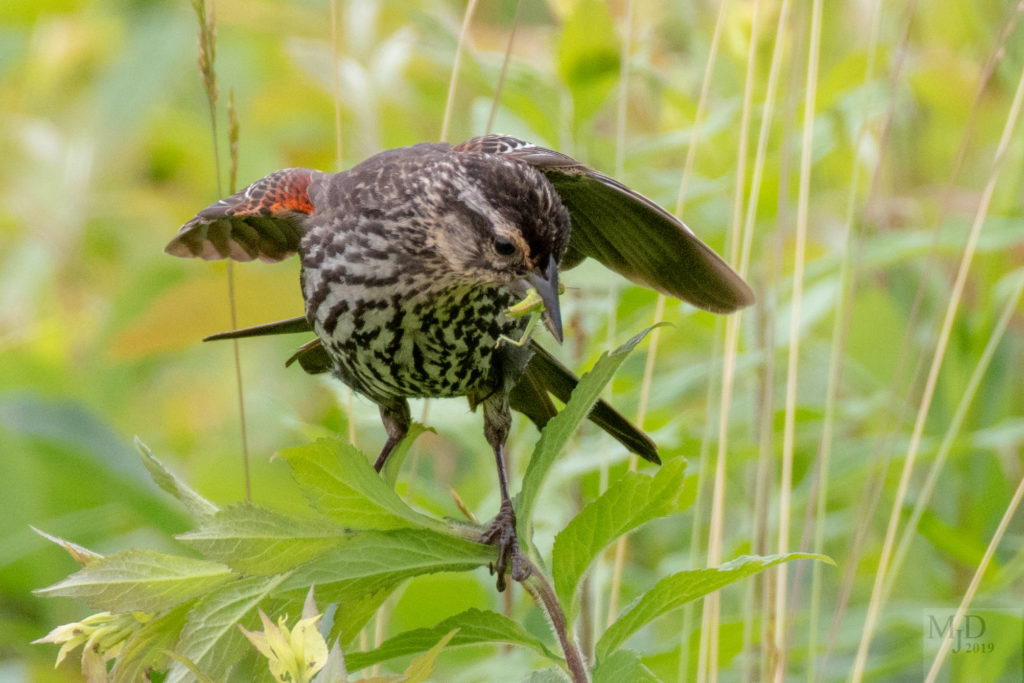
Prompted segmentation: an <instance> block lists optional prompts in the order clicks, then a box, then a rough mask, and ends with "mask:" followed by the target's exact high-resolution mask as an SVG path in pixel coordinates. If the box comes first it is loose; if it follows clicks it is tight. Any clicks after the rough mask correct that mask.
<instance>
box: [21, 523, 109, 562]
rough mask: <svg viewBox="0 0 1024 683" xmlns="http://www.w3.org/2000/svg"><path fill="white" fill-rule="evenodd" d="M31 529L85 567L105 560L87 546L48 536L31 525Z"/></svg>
mask: <svg viewBox="0 0 1024 683" xmlns="http://www.w3.org/2000/svg"><path fill="white" fill-rule="evenodd" d="M29 528H30V529H32V531H34V532H36V533H37V534H39V535H40V536H42V537H43V538H45V539H46V540H47V541H52V542H53V543H56V544H57V545H59V546H60V547H61V548H64V550H66V551H67V553H68V555H70V556H71V559H73V560H74V561H75V562H77V563H78V564H80V565H82V566H83V567H84V566H86V565H89V564H92V563H93V562H94V561H96V560H100V559H103V556H102V555H100V554H99V553H97V552H94V551H92V550H89V549H88V548H86V547H85V546H82V545H78V544H77V543H72V542H71V541H68V540H66V539H63V538H61V537H60V536H54V535H53V534H48V533H46V532H45V531H43V530H41V529H37V528H35V527H34V526H31V525H30V526H29Z"/></svg>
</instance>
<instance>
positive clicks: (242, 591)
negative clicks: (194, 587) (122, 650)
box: [165, 574, 288, 683]
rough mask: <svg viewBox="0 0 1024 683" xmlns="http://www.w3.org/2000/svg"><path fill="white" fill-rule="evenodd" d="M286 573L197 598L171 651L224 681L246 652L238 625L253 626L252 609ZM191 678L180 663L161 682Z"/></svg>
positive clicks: (255, 578)
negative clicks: (175, 645)
mask: <svg viewBox="0 0 1024 683" xmlns="http://www.w3.org/2000/svg"><path fill="white" fill-rule="evenodd" d="M287 576H288V574H283V575H278V576H253V577H247V578H244V579H240V580H238V581H235V582H234V583H232V584H231V585H229V586H225V587H223V588H221V589H220V590H218V591H216V592H214V593H210V594H208V595H206V596H205V597H203V598H201V599H200V600H199V602H198V603H196V605H195V607H193V608H192V610H191V611H190V612H189V613H188V617H187V619H186V622H185V626H184V628H183V629H182V631H181V640H180V641H179V643H178V646H177V648H176V649H175V652H176V653H177V654H179V655H180V656H181V657H183V658H184V659H186V660H188V661H189V662H191V663H192V664H193V665H194V666H195V667H197V668H198V669H199V670H200V671H201V672H203V674H205V675H206V676H209V677H210V678H212V679H213V680H216V681H221V680H224V679H225V678H227V674H228V672H229V671H230V670H231V667H232V666H234V665H235V663H237V662H238V660H239V659H241V658H242V657H243V656H244V655H245V654H247V653H248V652H249V650H250V645H249V641H247V640H246V639H245V636H244V635H242V632H241V631H240V630H239V628H238V624H239V623H243V622H244V623H248V625H249V627H250V628H252V627H255V626H256V625H257V624H258V623H259V619H258V618H257V616H256V610H257V608H258V607H259V605H260V604H261V603H263V602H264V601H265V600H266V599H267V598H268V597H270V596H271V595H273V594H274V593H275V591H277V590H278V587H279V586H280V585H281V583H282V581H283V580H284V579H285V578H287ZM194 679H195V675H194V674H193V673H192V672H191V671H190V670H189V669H188V667H186V666H185V665H183V664H182V663H181V662H176V663H175V664H173V665H172V666H171V669H170V671H169V672H168V674H167V678H166V680H165V683H178V682H179V681H191V680H194Z"/></svg>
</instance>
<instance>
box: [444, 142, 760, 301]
mask: <svg viewBox="0 0 1024 683" xmlns="http://www.w3.org/2000/svg"><path fill="white" fill-rule="evenodd" d="M455 150H456V151H475V152H483V153H488V154H500V155H502V156H505V157H507V158H510V159H514V160H516V161H521V162H523V163H527V164H530V165H531V166H533V167H535V168H537V169H538V170H539V171H541V172H542V173H543V174H544V175H545V177H547V179H548V181H550V182H551V184H552V185H553V186H554V187H555V190H557V191H558V194H559V196H560V197H561V198H562V203H563V204H565V207H566V209H568V211H569V214H570V216H571V218H572V235H571V237H570V239H569V250H568V251H567V253H566V256H565V258H563V263H562V266H563V268H571V267H572V266H574V265H576V264H578V263H579V262H580V261H582V260H583V259H584V258H585V257H587V256H590V257H592V258H595V259H597V260H598V261H600V262H601V263H603V264H604V265H606V266H608V267H609V268H611V269H612V270H614V271H616V272H618V273H620V274H622V275H624V276H625V277H627V278H629V279H630V280H632V281H633V282H636V283H637V284H641V285H644V286H646V287H650V288H652V289H655V290H657V291H659V292H662V293H664V294H668V295H670V296H674V297H677V298H679V299H683V300H685V301H688V302H690V303H692V304H693V305H694V306H697V307H698V308H703V309H705V310H708V311H712V312H715V313H729V312H732V311H735V310H737V309H739V308H743V307H744V306H748V305H750V304H751V303H753V302H754V295H753V293H752V292H751V291H750V288H749V287H748V286H747V284H746V283H745V282H744V281H743V279H742V278H741V277H740V276H739V275H737V274H736V272H735V271H733V269H732V268H730V267H729V265H728V264H727V263H726V262H725V261H723V260H722V259H721V257H719V256H718V254H716V253H715V252H714V251H713V250H712V249H711V248H710V247H708V246H707V245H706V244H704V243H703V242H701V241H700V239H699V238H698V237H697V236H696V235H695V234H694V233H693V231H691V230H690V229H689V228H688V227H686V226H685V225H684V224H683V223H682V222H681V221H680V220H679V219H677V218H676V217H675V216H673V215H672V214H670V213H669V212H668V211H665V209H663V208H661V207H660V206H658V205H657V204H655V203H654V202H652V201H651V200H650V199H647V198H646V197H644V196H643V195H641V194H638V193H637V192H634V191H633V190H631V189H629V188H628V187H626V186H625V185H623V184H622V183H620V182H618V181H617V180H615V179H614V178H611V177H609V176H607V175H605V174H603V173H601V172H599V171H595V170H593V169H591V168H588V167H587V166H584V165H583V164H581V163H579V162H578V161H576V160H575V159H573V158H572V157H569V156H566V155H565V154H562V153H560V152H555V151H553V150H550V149H546V148H544V147H537V146H536V145H532V144H530V143H527V142H523V141H522V140H517V139H516V138H511V137H507V136H501V135H488V136H484V137H480V138H473V139H471V140H467V141H466V142H463V143H462V144H460V145H457V146H456V147H455Z"/></svg>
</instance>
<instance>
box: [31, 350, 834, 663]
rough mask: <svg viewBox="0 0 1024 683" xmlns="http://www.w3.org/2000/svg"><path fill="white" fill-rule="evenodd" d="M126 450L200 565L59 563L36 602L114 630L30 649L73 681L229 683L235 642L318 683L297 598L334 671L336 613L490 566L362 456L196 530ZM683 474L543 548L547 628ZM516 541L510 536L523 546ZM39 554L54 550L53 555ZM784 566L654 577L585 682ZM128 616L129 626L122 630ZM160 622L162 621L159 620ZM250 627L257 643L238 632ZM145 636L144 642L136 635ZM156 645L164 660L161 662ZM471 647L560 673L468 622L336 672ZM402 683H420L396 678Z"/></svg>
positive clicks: (566, 419)
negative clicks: (668, 628) (603, 554)
mask: <svg viewBox="0 0 1024 683" xmlns="http://www.w3.org/2000/svg"><path fill="white" fill-rule="evenodd" d="M642 337H643V333H641V334H639V335H637V336H636V337H634V338H633V339H631V340H630V341H629V342H627V343H626V344H625V345H623V346H622V347H621V348H619V349H617V350H616V351H615V352H614V353H612V354H609V355H605V356H603V357H602V358H601V359H600V360H598V362H597V364H596V365H595V366H594V368H593V370H591V371H590V372H589V373H588V374H587V375H586V376H584V377H583V378H582V379H581V381H580V384H579V386H578V387H577V389H576V390H575V391H574V392H573V395H572V397H571V398H570V400H569V402H568V403H567V404H566V407H565V409H564V410H563V411H562V412H561V413H560V414H559V416H558V417H557V418H555V419H552V420H551V422H550V423H549V424H548V426H547V427H545V429H544V431H543V432H542V434H541V438H540V441H539V442H538V446H537V453H535V454H534V457H533V459H532V460H531V465H533V464H534V463H540V464H538V465H536V466H537V467H544V466H545V463H547V464H550V463H551V461H552V459H553V457H554V455H555V454H556V453H557V451H558V450H559V449H560V448H561V447H562V445H563V444H564V442H565V438H564V437H560V435H565V434H569V433H571V432H573V431H575V430H576V429H577V428H578V427H579V423H580V422H581V421H582V420H583V419H584V418H585V417H586V415H587V413H588V412H589V408H590V407H591V406H592V405H593V404H594V401H595V400H596V398H597V395H598V394H599V393H600V391H601V390H602V389H603V387H604V386H605V384H607V382H608V381H609V380H610V379H611V377H612V374H613V373H614V370H615V368H616V367H618V365H619V364H620V363H621V362H622V360H624V359H625V357H626V355H627V354H628V353H629V351H630V350H632V348H633V347H634V346H635V345H636V344H637V342H639V341H640V339H641V338H642ZM140 450H141V451H142V453H143V457H144V458H145V459H146V461H147V463H148V464H149V467H150V470H151V472H152V473H153V476H154V479H155V480H156V481H158V482H161V483H162V486H163V488H164V489H165V490H168V491H170V492H172V493H173V494H174V495H175V496H177V497H178V499H179V500H180V501H181V502H182V504H183V505H185V506H186V507H187V508H189V509H190V510H192V511H193V514H194V517H195V521H196V522H197V523H198V528H197V529H196V530H195V531H191V532H188V533H185V534H182V535H180V536H179V539H180V540H181V541H182V542H183V543H185V544H186V545H188V546H190V547H192V548H193V549H195V550H196V551H198V552H199V553H200V554H201V555H203V556H204V558H205V559H190V558H187V557H180V556H173V555H165V554H162V553H156V552H153V551H148V550H127V551H123V552H119V553H116V554H114V555H110V556H108V557H98V556H95V555H92V554H90V555H85V556H83V553H82V552H81V551H79V550H77V549H76V550H75V552H74V553H73V557H76V558H78V559H79V560H80V562H81V563H82V565H83V567H82V569H80V570H79V571H78V572H76V573H74V574H72V575H71V576H69V577H68V578H66V579H64V580H63V581H60V582H58V583H57V584H54V585H53V586H50V587H49V588H45V589H42V590H40V591H38V593H40V594H42V595H48V596H63V597H70V598H75V599H77V600H80V601H81V602H84V603H86V604H87V605H89V606H90V607H93V608H95V609H103V610H109V611H105V612H102V613H100V614H98V615H95V616H93V617H89V618H88V619H86V620H85V621H84V622H83V624H87V625H88V624H91V623H92V622H93V621H96V620H97V619H101V620H102V622H103V625H104V628H105V629H106V630H107V631H110V630H114V632H115V637H108V638H107V639H102V638H98V637H96V636H95V635H88V634H89V631H87V630H86V628H85V627H84V626H79V625H69V626H63V627H59V628H58V629H56V630H54V631H53V632H52V633H51V634H50V635H49V636H47V637H46V638H44V639H42V640H41V641H39V642H57V643H61V645H62V647H61V651H60V653H59V655H58V663H59V662H60V661H62V660H63V659H64V658H65V657H66V655H67V652H68V650H70V649H73V648H74V647H77V646H78V645H82V669H83V673H85V674H87V675H88V676H89V677H90V680H93V679H94V678H96V679H102V673H100V674H99V676H97V674H96V667H97V665H96V663H95V662H96V661H97V660H99V661H101V662H102V661H103V660H104V659H112V660H113V665H112V666H111V668H110V679H111V680H113V681H121V680H132V678H131V676H135V675H136V674H137V672H138V666H137V665H136V664H135V662H136V661H138V660H140V659H141V660H143V661H145V662H146V663H147V665H148V666H149V667H152V668H153V669H154V670H156V671H162V670H164V669H168V671H167V679H166V680H171V681H177V680H187V679H188V678H190V677H191V676H197V675H198V676H200V677H202V678H204V679H209V680H221V679H224V678H226V677H228V676H229V675H231V671H232V670H233V669H234V668H235V667H236V666H237V665H238V660H240V659H242V658H244V657H245V656H247V655H249V656H252V653H251V652H248V651H247V650H246V649H245V648H244V643H243V641H242V640H241V639H240V638H239V631H241V634H242V635H244V636H245V638H246V639H248V640H249V641H250V643H251V644H252V645H253V646H254V647H255V649H256V651H257V652H259V654H261V655H262V656H264V657H265V658H267V660H268V662H269V668H270V672H271V674H272V675H273V677H274V679H275V680H280V681H289V680H290V681H293V682H294V683H299V682H300V681H303V682H304V681H310V680H314V678H316V680H321V679H320V678H319V677H317V676H316V674H317V673H318V672H319V671H321V670H322V669H324V668H325V667H327V666H328V665H329V662H328V646H327V641H325V639H324V637H323V636H321V635H320V634H319V632H318V631H317V624H318V623H319V622H320V619H321V617H322V614H319V613H317V612H316V611H315V609H309V608H308V607H307V608H304V609H303V612H304V618H303V619H301V620H300V621H299V622H298V623H296V624H295V626H294V627H292V628H289V627H288V625H287V617H286V616H284V615H286V614H288V613H289V611H292V612H294V611H295V610H296V608H297V607H299V606H300V602H299V601H304V602H307V603H308V598H303V597H302V596H304V595H306V594H307V593H308V594H309V595H312V594H313V592H314V590H315V591H316V594H317V595H318V596H319V599H320V600H321V601H328V602H331V603H335V604H337V605H338V610H337V612H336V613H335V619H334V620H333V624H331V625H330V626H329V627H328V626H325V627H324V634H325V635H326V636H327V639H328V640H330V641H331V642H333V643H335V644H336V646H337V648H336V649H337V652H338V653H339V654H338V655H336V656H339V657H340V656H342V654H341V653H346V654H348V653H349V652H350V650H349V647H350V644H351V642H352V639H353V638H354V637H355V636H356V635H357V634H358V632H359V630H360V629H361V628H362V627H363V625H364V623H365V621H366V620H367V619H369V618H370V616H371V615H372V612H371V611H370V610H362V611H359V610H353V609H350V606H351V605H358V604H363V603H368V604H372V605H379V604H380V603H381V602H382V601H383V600H384V599H386V598H387V596H388V595H389V594H390V593H392V592H393V591H394V590H396V589H397V588H398V587H399V586H400V585H401V584H402V582H403V581H405V580H407V579H409V578H413V577H416V576H421V575H425V574H431V573H436V572H446V571H447V572H456V571H472V570H474V569H476V568H478V567H483V566H487V565H489V564H492V563H493V561H494V549H493V548H491V547H489V546H486V545H483V544H480V543H478V542H477V539H478V538H479V537H480V535H481V534H482V533H483V531H484V527H482V526H480V525H476V524H465V523H457V522H454V521H448V522H442V521H440V520H436V519H433V518H430V517H427V516H425V515H423V514H421V513H418V512H416V511H415V510H413V509H412V508H410V507H409V506H408V505H407V504H406V503H405V502H404V501H402V499H401V498H399V497H398V496H397V495H395V493H394V492H393V491H392V490H391V489H389V488H388V487H387V486H386V485H385V483H384V480H383V478H381V477H380V476H379V475H378V474H377V473H376V472H375V471H374V470H373V468H372V467H371V466H370V463H369V460H368V459H367V457H366V456H365V455H363V454H362V453H360V452H359V451H357V450H356V449H354V448H352V447H351V446H350V445H348V444H346V443H345V442H343V441H340V440H338V439H334V440H328V439H321V440H318V441H316V442H314V443H311V444H308V445H306V446H300V447H296V448H292V449H289V450H288V451H286V452H284V453H283V454H282V455H283V456H284V458H285V459H286V460H287V461H288V463H289V465H290V467H291V472H292V476H293V477H294V479H295V480H296V482H297V483H298V486H299V488H300V489H301V490H302V492H303V494H304V495H305V498H306V500H307V501H308V503H309V505H308V508H307V509H305V510H303V511H302V512H301V513H300V515H298V516H291V515H287V516H286V515H283V514H279V513H277V512H274V511H272V510H271V509H269V508H266V507H261V506H257V505H253V504H239V505H235V506H231V507H227V508H221V509H219V510H216V511H214V512H212V514H211V510H213V509H214V506H213V504H212V503H209V502H208V501H203V500H201V499H199V498H198V495H197V494H196V493H195V492H194V491H192V490H191V489H190V488H189V487H187V486H186V485H184V484H183V483H181V482H180V481H178V480H177V478H176V477H174V476H173V475H172V474H171V473H169V472H168V471H166V470H165V469H163V468H162V467H161V466H160V463H159V461H158V460H156V458H154V457H153V456H152V454H151V453H149V451H148V449H146V448H145V447H142V448H141V449H140ZM684 467H685V460H683V459H682V458H676V459H675V460H673V461H671V462H669V463H668V464H666V465H665V467H663V468H662V469H661V470H660V471H658V472H657V473H655V474H654V475H653V476H652V475H643V474H638V473H633V472H627V473H625V474H624V475H623V477H622V478H621V479H620V480H618V481H616V482H614V483H613V484H611V485H610V486H609V488H608V490H607V491H606V492H605V494H604V495H602V496H600V497H599V498H597V499H596V500H594V501H593V502H592V503H590V504H589V505H587V506H586V507H584V508H583V510H582V511H581V512H580V513H579V515H577V516H576V517H575V518H573V519H572V520H571V521H570V522H569V524H568V525H567V526H566V527H565V529H563V530H562V531H561V532H560V533H559V535H558V536H557V537H556V541H555V545H554V548H553V550H552V557H551V566H552V568H553V569H552V571H553V573H554V576H555V577H556V578H555V586H556V589H557V592H558V597H559V599H560V606H559V607H556V608H555V609H557V610H558V611H559V612H561V613H566V614H567V616H568V620H566V617H565V616H562V615H561V614H558V615H549V616H551V618H552V622H553V623H565V622H566V621H568V624H569V625H570V627H571V626H572V624H574V622H575V619H574V618H575V617H576V615H577V613H578V611H579V610H578V598H577V596H576V592H577V590H578V587H579V582H580V580H581V579H582V578H583V576H584V575H585V574H586V573H587V571H588V570H589V569H590V565H591V563H592V562H593V560H594V559H595V557H596V556H597V555H598V553H599V552H600V551H601V550H602V548H604V547H605V546H606V545H608V544H609V543H610V542H612V541H614V540H615V539H616V538H618V537H619V536H621V535H622V534H623V533H625V532H627V531H629V530H631V529H633V528H635V527H637V526H639V525H640V524H642V523H643V522H646V521H648V520H651V519H653V518H655V517H662V516H666V515H670V514H672V513H675V512H678V511H679V510H680V509H682V508H684V507H687V506H688V505H689V504H690V502H692V498H693V497H692V496H685V497H684V491H685V490H686V486H685V484H684V479H683V471H684ZM542 478H543V477H542V475H535V476H534V477H529V476H527V478H526V480H525V481H524V485H523V489H522V491H521V492H520V494H519V496H518V497H517V499H516V507H517V516H518V517H519V519H520V520H522V522H523V524H522V526H523V528H524V529H529V528H531V525H532V512H533V510H534V508H533V507H532V506H531V505H530V502H529V501H533V500H535V499H536V496H537V493H538V490H537V488H538V487H539V482H540V481H541V480H542ZM690 489H691V490H692V487H690ZM528 538H529V536H526V535H524V537H523V540H524V546H526V545H527V543H526V540H527V539H528ZM54 540H56V541H57V542H58V543H60V544H61V545H66V543H65V542H63V541H62V540H61V539H54ZM800 557H812V558H813V557H816V556H812V555H807V554H790V555H785V556H773V557H765V558H760V557H742V558H737V559H736V560H734V561H733V562H731V563H729V564H728V565H723V566H722V567H719V568H715V569H705V570H696V571H690V572H681V573H679V574H674V575H672V576H669V577H666V579H663V580H662V581H660V582H658V584H657V585H656V586H654V588H652V589H651V592H650V593H647V594H643V595H641V596H639V597H638V598H637V603H636V604H635V605H631V606H630V607H628V608H627V609H626V610H625V611H624V613H623V615H622V616H621V617H620V619H619V620H617V621H616V622H614V623H612V624H611V625H610V626H609V628H608V630H607V632H606V633H605V635H604V637H602V639H601V640H600V641H599V642H598V645H597V650H596V661H595V676H596V680H614V679H612V678H603V676H602V674H601V671H602V666H604V669H605V671H607V668H608V666H611V665H605V664H604V663H605V662H606V661H607V660H610V659H611V658H612V657H613V656H615V655H616V654H617V653H618V652H619V651H620V647H621V646H622V645H623V643H624V642H625V641H626V639H627V638H628V637H629V636H630V635H631V634H633V633H634V632H636V631H637V630H638V629H639V628H641V627H642V626H644V625H646V624H647V623H648V622H650V621H652V620H654V619H655V618H657V617H659V616H661V615H662V614H664V613H666V612H667V611H670V610H671V609H673V608H675V607H679V606H681V605H683V604H685V603H687V602H690V601H692V600H696V599H697V598H700V597H702V596H704V595H707V594H708V593H710V592H712V591H714V590H717V589H719V588H721V587H723V586H726V585H728V584H730V583H732V582H733V581H735V580H737V579H739V578H743V577H745V576H749V575H750V574H753V573H755V572H757V571H760V570H761V569H764V568H767V567H769V566H772V565H774V564H777V563H779V562H785V561H788V560H792V559H797V558H800ZM818 557H819V558H820V556H818ZM538 559H539V558H538ZM540 571H541V570H540V569H534V572H535V576H534V577H532V578H530V579H527V581H528V582H530V583H531V584H534V585H533V590H534V591H538V592H541V591H547V592H549V593H550V592H551V586H550V583H551V582H550V579H548V578H547V577H545V576H543V575H541V573H540ZM652 603H653V604H652ZM548 604H549V603H547V602H546V601H542V605H543V606H544V607H545V608H546V609H550V608H549V607H548ZM263 605H273V606H274V608H273V609H274V611H275V613H277V614H279V615H281V616H278V619H277V624H275V623H274V621H273V620H272V619H271V618H270V617H268V616H267V614H266V613H265V612H264V611H263V607H262V606H263ZM211 606H214V607H211ZM183 610H184V612H185V617H184V619H181V618H180V614H181V612H182V611H183ZM112 612H113V614H112ZM139 614H141V615H143V616H142V617H136V616H133V615H139ZM169 615H175V616H174V618H173V619H171V618H168V617H169ZM256 616H258V617H259V621H260V623H261V625H262V626H263V629H262V630H261V631H256V630H254V629H253V630H250V629H249V628H247V627H246V625H247V624H251V623H252V622H253V620H254V617H256ZM119 620H120V621H119ZM124 620H128V622H127V625H119V626H118V627H117V628H116V629H115V628H113V627H110V626H106V624H108V623H109V622H112V621H114V622H117V623H118V624H121V623H122V622H123V621H124ZM147 624H158V625H160V626H150V627H149V628H146V625H147ZM89 628H92V627H91V626H89ZM104 633H105V632H104ZM559 635H560V636H561V637H562V638H565V637H566V636H567V634H565V633H561V634H559ZM168 642H172V643H178V645H176V646H172V647H170V648H168V647H167V643H168ZM481 643H508V644H514V645H518V646H521V647H526V648H528V649H530V650H533V651H535V652H536V653H537V654H539V655H542V656H543V657H545V658H546V659H547V660H549V661H548V663H556V664H559V663H562V659H563V658H562V657H561V656H559V655H558V654H556V653H555V652H552V650H551V649H549V648H548V646H547V645H545V643H544V642H543V641H541V640H539V639H538V638H537V637H536V636H533V635H530V634H529V633H527V632H526V631H524V630H523V629H522V627H521V626H519V625H518V624H517V623H516V622H514V621H512V620H510V619H509V618H508V617H505V616H502V615H500V614H497V613H495V612H492V611H483V610H479V609H476V608H471V609H469V610H467V611H465V612H462V613H460V614H457V615H455V616H453V617H450V618H448V619H446V620H444V621H442V622H440V623H439V624H437V625H435V626H434V627H433V628H432V629H413V630H410V631H405V632H403V633H399V634H397V635H395V636H393V637H392V638H390V639H389V640H387V641H385V642H384V643H382V644H381V645H380V647H379V648H377V649H375V650H371V651H369V652H362V653H360V652H353V653H352V654H350V655H348V656H346V657H345V660H344V663H345V666H346V668H347V669H348V670H349V671H356V670H358V669H361V668H365V667H366V666H368V665H371V664H376V663H378V662H381V661H385V660H388V659H393V658H395V657H398V656H406V655H409V654H427V655H428V656H430V661H431V662H432V661H433V658H434V657H436V655H437V652H439V651H440V649H441V648H443V647H444V646H445V645H446V644H447V645H449V646H451V647H456V646H460V645H471V644H481ZM123 652H127V653H129V654H130V655H131V656H130V657H126V659H127V661H128V665H127V666H125V665H124V664H123V663H122V661H121V660H120V658H119V656H120V655H121V653H123ZM431 652H433V654H432V655H430V653H431ZM419 666H420V667H421V668H422V667H423V666H426V663H424V664H421V665H419ZM616 666H618V665H616ZM413 668H415V667H413ZM125 670H127V671H128V672H130V676H128V675H127V674H125V673H124V671H125ZM100 671H101V672H102V668H100ZM427 671H428V673H429V669H427ZM605 675H608V674H605ZM126 676H128V677H126ZM403 680H423V679H422V678H417V675H416V674H415V672H413V673H410V671H409V670H407V672H406V678H405V679H403Z"/></svg>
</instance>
